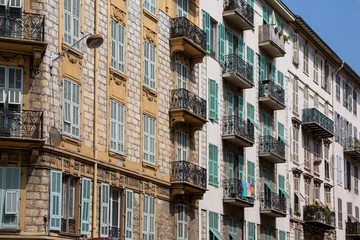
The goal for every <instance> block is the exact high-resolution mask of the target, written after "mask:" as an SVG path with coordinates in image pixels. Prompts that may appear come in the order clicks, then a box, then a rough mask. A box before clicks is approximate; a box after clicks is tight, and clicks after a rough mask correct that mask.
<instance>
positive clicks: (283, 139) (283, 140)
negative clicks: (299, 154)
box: [279, 136, 290, 147]
mask: <svg viewBox="0 0 360 240" xmlns="http://www.w3.org/2000/svg"><path fill="white" fill-rule="evenodd" d="M279 138H280V140H281V141H282V142H283V143H285V145H286V146H287V147H290V145H289V144H288V143H287V141H286V140H285V138H283V136H279Z"/></svg>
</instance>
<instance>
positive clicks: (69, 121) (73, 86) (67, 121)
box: [62, 78, 82, 140]
mask: <svg viewBox="0 0 360 240" xmlns="http://www.w3.org/2000/svg"><path fill="white" fill-rule="evenodd" d="M62 83H63V88H62V109H63V110H62V133H63V134H64V135H66V136H68V137H71V138H74V139H78V140H79V139H80V137H81V105H82V104H81V100H82V93H81V92H82V91H81V85H80V84H78V83H76V82H74V81H71V80H69V79H67V78H63V81H62ZM67 84H68V85H67ZM66 85H67V87H65V86H66ZM68 87H70V97H71V99H66V98H65V91H66V90H65V89H66V88H68ZM74 91H78V99H77V101H78V103H77V102H76V100H74V99H73V98H74ZM67 104H68V107H69V110H68V111H69V112H67V107H66V106H67ZM75 108H77V116H74V109H75ZM68 114H69V117H68V118H67V115H68ZM75 121H77V122H78V124H76V123H75ZM65 125H68V126H69V129H70V132H68V131H67V130H65ZM74 128H75V131H76V129H78V131H79V134H78V135H77V134H76V133H75V134H74Z"/></svg>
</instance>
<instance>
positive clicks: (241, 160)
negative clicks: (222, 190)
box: [238, 156, 244, 180]
mask: <svg viewBox="0 0 360 240" xmlns="http://www.w3.org/2000/svg"><path fill="white" fill-rule="evenodd" d="M238 164H239V165H238V168H239V176H238V178H239V179H240V180H244V157H243V156H239V157H238Z"/></svg>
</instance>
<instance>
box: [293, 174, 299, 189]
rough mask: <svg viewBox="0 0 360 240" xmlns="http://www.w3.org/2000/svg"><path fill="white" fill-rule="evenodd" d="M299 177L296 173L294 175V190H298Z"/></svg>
mask: <svg viewBox="0 0 360 240" xmlns="http://www.w3.org/2000/svg"><path fill="white" fill-rule="evenodd" d="M299 186H300V179H299V176H298V175H295V176H294V191H299V189H300V188H299Z"/></svg>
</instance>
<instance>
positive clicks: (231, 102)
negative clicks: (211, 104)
mask: <svg viewBox="0 0 360 240" xmlns="http://www.w3.org/2000/svg"><path fill="white" fill-rule="evenodd" d="M227 96H228V115H229V116H233V115H234V94H233V93H232V92H231V91H228V92H227Z"/></svg>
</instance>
